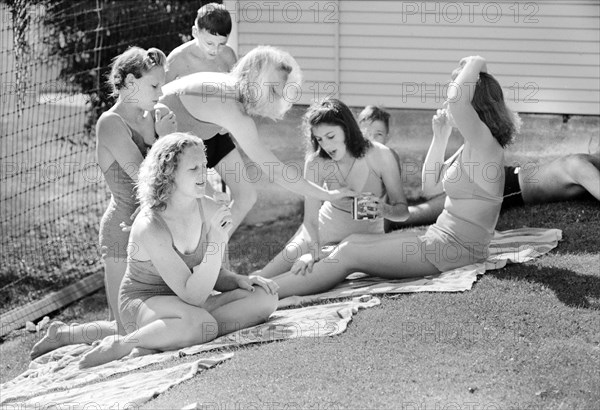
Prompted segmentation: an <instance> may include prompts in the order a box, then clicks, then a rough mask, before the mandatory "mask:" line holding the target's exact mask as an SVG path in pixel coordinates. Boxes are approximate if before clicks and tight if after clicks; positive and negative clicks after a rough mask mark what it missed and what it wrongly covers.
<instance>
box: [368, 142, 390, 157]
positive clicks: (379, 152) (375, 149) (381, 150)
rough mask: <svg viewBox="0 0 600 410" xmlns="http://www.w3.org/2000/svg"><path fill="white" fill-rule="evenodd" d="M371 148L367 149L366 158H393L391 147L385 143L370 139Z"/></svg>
mask: <svg viewBox="0 0 600 410" xmlns="http://www.w3.org/2000/svg"><path fill="white" fill-rule="evenodd" d="M371 144H372V146H371V148H370V149H369V150H368V151H367V154H366V157H367V159H370V160H373V161H389V160H390V159H394V153H393V152H392V149H391V148H390V147H388V146H387V145H383V144H381V143H379V142H377V141H371Z"/></svg>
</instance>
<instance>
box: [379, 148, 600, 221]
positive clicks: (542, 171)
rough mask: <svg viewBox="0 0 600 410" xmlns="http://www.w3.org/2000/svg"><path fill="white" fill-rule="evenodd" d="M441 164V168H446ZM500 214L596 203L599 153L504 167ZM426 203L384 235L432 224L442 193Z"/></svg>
mask: <svg viewBox="0 0 600 410" xmlns="http://www.w3.org/2000/svg"><path fill="white" fill-rule="evenodd" d="M449 165H450V164H449V163H446V164H444V167H447V166H449ZM504 173H505V175H506V179H505V183H504V194H503V196H504V201H503V202H502V210H503V211H504V210H507V209H510V208H514V207H519V206H524V205H528V204H542V203H548V202H560V201H570V200H574V199H587V198H592V199H596V200H598V201H600V152H598V153H595V154H584V153H577V154H569V155H564V156H561V157H558V158H556V159H554V160H552V161H549V162H542V163H539V164H536V165H527V166H524V167H520V166H508V167H506V166H505V167H504ZM428 196H429V197H431V198H430V199H428V200H427V201H425V202H422V203H420V204H416V205H410V206H409V207H408V209H409V211H410V217H409V218H408V219H407V220H406V221H393V222H389V223H388V225H387V226H386V230H387V231H391V230H396V229H402V228H406V227H408V226H419V225H430V224H432V223H435V221H436V219H437V218H438V216H439V215H440V214H441V213H442V211H443V210H444V203H445V202H446V195H445V194H444V192H443V190H441V189H440V190H439V192H435V191H432V192H429V194H428Z"/></svg>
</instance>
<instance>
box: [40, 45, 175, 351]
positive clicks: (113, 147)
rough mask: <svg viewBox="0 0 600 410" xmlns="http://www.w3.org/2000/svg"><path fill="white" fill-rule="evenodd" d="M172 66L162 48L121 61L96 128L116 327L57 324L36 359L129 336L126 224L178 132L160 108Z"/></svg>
mask: <svg viewBox="0 0 600 410" xmlns="http://www.w3.org/2000/svg"><path fill="white" fill-rule="evenodd" d="M166 61H167V58H166V56H165V54H164V53H163V52H162V51H160V50H159V49H157V48H150V49H148V50H144V49H142V48H139V47H131V48H129V49H128V50H126V51H125V52H124V53H122V54H121V55H119V56H117V57H116V58H115V59H114V61H113V64H112V70H111V73H110V75H109V78H108V83H109V84H110V86H111V87H112V90H113V96H115V97H116V100H117V101H116V103H115V105H113V106H112V107H111V108H110V109H109V110H108V111H106V112H105V113H103V114H102V115H101V116H100V118H99V119H98V123H97V124H96V157H97V160H98V165H99V166H100V169H101V170H102V174H103V175H104V179H105V180H106V183H107V185H108V187H109V189H110V192H111V199H110V203H109V204H108V207H107V209H106V211H105V212H104V215H103V216H102V220H101V222H100V249H101V252H102V259H103V261H104V273H105V279H104V280H105V287H106V296H107V299H108V306H109V311H110V316H111V317H110V319H111V321H99V322H94V324H93V326H94V332H90V331H89V326H90V325H77V324H75V325H71V326H69V325H66V324H64V323H61V322H54V323H52V324H51V325H50V327H49V329H48V332H47V334H46V336H45V337H44V338H42V339H41V340H40V341H39V342H38V343H37V344H36V345H35V346H34V347H33V349H32V351H31V357H32V358H35V357H37V356H39V355H41V354H44V353H46V352H48V351H50V350H53V349H55V348H57V347H59V346H62V345H64V344H71V343H86V342H89V341H90V340H89V339H90V338H95V337H97V338H100V339H101V338H103V337H105V336H109V335H114V334H115V333H117V332H118V333H124V329H123V325H122V323H121V320H120V318H119V315H118V312H119V307H118V296H119V286H120V285H121V280H122V279H123V276H124V275H125V269H126V268H127V243H128V241H129V232H124V231H123V230H122V228H121V224H123V223H126V224H130V223H131V219H130V218H131V215H132V214H133V213H134V212H135V210H136V208H137V206H138V205H137V201H136V199H135V193H134V185H135V183H137V179H138V169H139V166H140V164H141V163H142V160H143V159H144V157H145V156H146V151H147V150H148V149H149V147H150V146H151V145H152V143H153V142H154V141H155V140H156V138H157V137H158V136H163V135H166V134H168V133H170V132H173V131H175V130H176V127H177V124H176V121H175V115H174V114H173V113H172V112H169V110H168V108H167V107H165V106H164V105H157V103H158V99H159V98H160V96H161V95H162V90H161V87H162V86H163V85H164V83H165V65H166ZM85 326H88V329H87V330H86V329H85V328H84V327H85ZM87 334H89V336H86V335H87ZM94 336H95V337H94Z"/></svg>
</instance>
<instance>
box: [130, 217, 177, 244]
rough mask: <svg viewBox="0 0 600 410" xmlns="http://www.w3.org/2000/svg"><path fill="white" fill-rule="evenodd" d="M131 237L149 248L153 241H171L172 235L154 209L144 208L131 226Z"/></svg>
mask: <svg viewBox="0 0 600 410" xmlns="http://www.w3.org/2000/svg"><path fill="white" fill-rule="evenodd" d="M131 239H132V241H134V242H136V243H140V244H142V245H145V247H146V248H148V247H149V246H151V245H152V244H153V243H170V241H171V236H170V233H169V231H168V230H167V229H166V227H165V225H164V224H163V223H162V222H160V221H159V219H158V216H157V215H156V213H155V212H154V211H151V210H150V209H142V210H141V211H140V213H139V214H138V215H137V216H136V217H135V220H134V221H133V225H132V226H131Z"/></svg>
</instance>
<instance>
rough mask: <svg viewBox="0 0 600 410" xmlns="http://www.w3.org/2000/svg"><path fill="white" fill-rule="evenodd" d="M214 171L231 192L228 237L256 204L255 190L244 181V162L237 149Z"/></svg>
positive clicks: (220, 162)
mask: <svg viewBox="0 0 600 410" xmlns="http://www.w3.org/2000/svg"><path fill="white" fill-rule="evenodd" d="M215 170H216V171H217V172H218V173H219V175H221V178H222V179H223V181H225V183H226V184H227V186H228V187H229V189H230V190H231V199H232V206H231V218H232V228H231V232H230V235H233V233H234V232H235V230H236V229H237V228H238V226H240V224H241V223H242V221H243V220H244V218H245V217H246V215H247V214H248V212H250V209H252V207H253V206H254V204H255V203H256V190H255V189H254V187H253V186H252V184H250V183H249V182H248V181H246V180H244V160H243V159H242V156H241V155H240V152H239V151H238V150H237V149H234V150H233V151H231V152H230V153H229V154H227V155H226V156H225V158H223V159H222V160H221V161H219V163H218V164H217V166H216V167H215Z"/></svg>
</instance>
